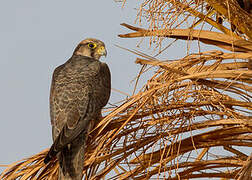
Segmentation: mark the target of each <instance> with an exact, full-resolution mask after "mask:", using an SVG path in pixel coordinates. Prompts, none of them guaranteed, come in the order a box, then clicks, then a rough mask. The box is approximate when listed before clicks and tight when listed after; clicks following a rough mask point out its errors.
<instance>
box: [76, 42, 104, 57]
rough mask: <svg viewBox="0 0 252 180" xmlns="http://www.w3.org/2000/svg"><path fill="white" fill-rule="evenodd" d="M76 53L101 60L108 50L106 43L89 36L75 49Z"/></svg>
mask: <svg viewBox="0 0 252 180" xmlns="http://www.w3.org/2000/svg"><path fill="white" fill-rule="evenodd" d="M74 54H75V55H80V56H88V57H92V58H94V59H96V60H99V59H100V57H101V56H106V55H107V51H106V48H105V44H104V43H103V42H102V41H100V40H98V39H93V38H88V39H85V40H83V41H81V42H80V44H79V45H78V46H77V48H76V49H75V50H74Z"/></svg>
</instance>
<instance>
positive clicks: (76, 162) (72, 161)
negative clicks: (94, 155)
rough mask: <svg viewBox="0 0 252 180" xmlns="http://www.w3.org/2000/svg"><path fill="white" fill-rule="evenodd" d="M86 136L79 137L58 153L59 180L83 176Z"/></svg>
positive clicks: (76, 178)
mask: <svg viewBox="0 0 252 180" xmlns="http://www.w3.org/2000/svg"><path fill="white" fill-rule="evenodd" d="M84 150H85V138H84V137H83V136H82V137H78V138H76V139H75V141H74V142H72V143H71V144H69V145H68V146H66V147H64V149H63V150H62V151H61V152H60V153H59V154H58V159H59V163H60V168H59V180H81V179H82V177H83V165H84Z"/></svg>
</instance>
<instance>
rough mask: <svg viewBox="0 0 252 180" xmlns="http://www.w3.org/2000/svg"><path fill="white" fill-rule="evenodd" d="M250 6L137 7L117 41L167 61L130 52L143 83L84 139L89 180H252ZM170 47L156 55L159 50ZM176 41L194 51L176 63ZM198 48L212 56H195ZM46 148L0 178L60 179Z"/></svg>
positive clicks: (196, 0)
mask: <svg viewBox="0 0 252 180" xmlns="http://www.w3.org/2000/svg"><path fill="white" fill-rule="evenodd" d="M250 2H251V1H247V0H244V1H242V0H240V1H238V0H226V1H223V0H162V1H160V0H143V2H142V4H141V5H140V7H139V8H138V13H137V19H138V20H139V23H140V24H141V23H143V22H144V24H146V26H148V27H146V28H139V27H135V26H131V25H128V24H125V23H124V24H122V26H124V27H126V28H128V29H129V30H133V31H134V32H130V33H128V34H121V35H119V37H121V38H143V37H144V38H149V42H150V45H151V47H153V48H154V49H156V50H159V53H162V55H163V56H164V57H166V60H165V61H162V60H160V59H158V58H157V57H152V56H149V55H146V54H144V53H142V52H140V51H136V50H129V51H131V52H133V53H134V54H137V55H138V56H139V57H138V58H137V59H136V63H137V64H140V65H142V69H141V71H140V73H139V76H138V78H141V76H142V74H144V73H153V69H155V72H154V74H153V76H152V77H151V78H150V79H149V80H148V81H147V83H146V84H145V85H144V86H143V87H142V88H141V89H140V90H139V91H138V92H136V93H134V94H133V95H132V96H131V97H128V98H126V99H125V100H124V102H123V103H122V104H121V105H120V106H119V107H116V108H111V109H110V111H109V113H108V114H107V115H106V116H105V117H104V118H103V119H102V120H101V122H100V123H99V125H98V126H97V127H96V128H95V129H94V130H93V131H92V132H91V134H90V136H92V137H93V138H96V143H93V142H89V146H88V147H89V149H87V153H86V161H85V164H84V167H85V170H84V172H83V173H84V175H85V178H86V179H100V178H105V179H109V178H111V179H130V178H133V179H149V178H160V179H163V178H166V179H172V180H173V179H174V180H175V179H193V178H203V177H205V178H210V177H216V178H222V179H245V180H246V179H251V171H252V160H251V159H252V156H251V155H250V153H251V151H249V150H248V148H251V146H252V134H251V132H252V116H251V114H252V102H251V96H252V87H251V84H252V41H251V40H252V3H251V4H250ZM171 39H175V40H174V41H172V43H170V44H168V45H167V46H166V47H164V48H163V46H164V44H165V43H167V41H168V42H170V40H171ZM178 40H183V42H186V43H187V44H188V45H190V43H191V42H192V41H197V42H198V49H199V50H198V51H197V52H193V53H189V51H188V48H185V49H181V51H183V52H187V55H186V56H185V57H181V58H178V59H176V60H172V61H171V60H167V59H169V54H165V53H166V51H165V50H166V49H169V48H170V46H171V45H173V44H175V43H177V42H178ZM205 44H208V45H212V46H211V47H212V50H210V51H201V49H202V48H203V47H204V45H205ZM47 151H48V149H46V150H44V151H42V152H40V153H38V154H36V155H34V156H32V157H29V158H27V159H24V160H21V161H20V162H16V163H14V164H11V165H9V167H8V168H7V169H6V170H5V171H4V172H3V173H2V174H1V177H0V178H1V179H16V178H18V177H22V179H24V180H25V179H29V178H33V179H57V174H58V163H57V160H54V161H52V162H50V163H49V164H47V165H45V164H44V163H43V159H44V157H45V155H46V153H47Z"/></svg>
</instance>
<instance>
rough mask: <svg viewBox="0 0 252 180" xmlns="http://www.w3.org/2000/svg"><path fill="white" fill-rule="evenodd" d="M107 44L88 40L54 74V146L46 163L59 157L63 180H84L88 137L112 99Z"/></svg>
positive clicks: (51, 110) (52, 97)
mask: <svg viewBox="0 0 252 180" xmlns="http://www.w3.org/2000/svg"><path fill="white" fill-rule="evenodd" d="M106 55H107V51H106V49H105V44H104V43H103V42H102V41H100V40H97V39H91V38H89V39H85V40H83V41H82V42H80V44H79V45H78V46H77V47H76V49H75V51H74V53H73V55H72V57H71V58H70V59H69V60H68V61H67V62H65V63H64V64H62V65H61V66H59V67H57V68H56V69H55V71H54V73H53V78H52V84H51V93H50V116H51V124H52V135H53V145H52V146H51V148H50V150H49V152H48V154H47V156H46V158H45V159H44V162H45V163H48V162H49V161H50V160H51V159H53V158H54V157H57V158H58V160H59V163H60V167H59V179H60V180H63V179H64V180H65V179H74V180H81V179H82V177H83V175H82V171H83V164H84V151H85V146H86V141H87V135H88V133H89V132H90V130H91V129H92V128H93V127H94V125H95V124H97V121H99V119H100V118H101V109H102V108H103V107H104V106H105V105H106V104H107V102H108V100H109V97H110V90H111V77H110V71H109V68H108V66H107V64H105V63H102V62H100V61H99V59H100V57H101V56H106Z"/></svg>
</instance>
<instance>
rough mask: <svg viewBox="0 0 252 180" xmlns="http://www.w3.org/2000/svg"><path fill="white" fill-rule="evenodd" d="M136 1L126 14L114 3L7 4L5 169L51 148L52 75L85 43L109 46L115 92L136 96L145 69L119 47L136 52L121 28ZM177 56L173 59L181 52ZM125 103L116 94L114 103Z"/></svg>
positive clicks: (0, 108)
mask: <svg viewBox="0 0 252 180" xmlns="http://www.w3.org/2000/svg"><path fill="white" fill-rule="evenodd" d="M136 2H137V1H135V2H133V3H132V2H131V4H128V3H126V5H125V8H124V9H122V8H121V4H120V3H115V2H114V1H113V0H108V1H102V0H89V1H87V0H74V1H69V0H54V1H51V0H35V1H34V0H8V1H2V3H1V6H0V22H1V26H0V49H1V53H0V82H1V86H0V87H1V93H0V118H1V126H0V137H1V148H0V164H9V163H12V162H14V161H17V160H20V159H22V158H25V157H29V156H31V155H33V154H36V153H38V152H40V151H42V150H43V149H45V148H47V147H49V146H50V145H51V143H52V140H51V125H50V118H49V102H48V98H49V89H50V83H51V76H52V72H53V70H54V69H55V68H56V67H57V66H58V65H60V64H62V63H64V62H65V61H66V60H67V59H68V58H69V57H70V56H71V55H72V52H73V50H74V48H75V46H76V45H77V44H78V43H79V42H80V41H81V40H83V39H85V38H87V37H95V38H98V39H100V40H102V41H104V42H105V44H106V46H107V50H108V56H107V58H106V60H105V61H106V62H107V63H108V65H109V66H110V69H111V72H112V87H113V88H116V89H119V90H121V91H125V92H128V93H129V92H131V90H132V87H133V83H131V84H130V81H131V80H132V79H133V78H134V77H135V76H136V75H137V73H138V71H139V68H140V66H139V65H136V64H135V63H134V61H135V57H136V56H135V55H132V54H130V53H129V52H127V51H124V50H122V49H119V48H117V47H115V46H114V44H118V45H120V46H123V47H127V48H135V44H136V42H137V40H136V39H121V38H118V37H117V35H118V34H119V33H127V32H129V31H128V30H126V29H125V28H123V27H121V26H120V23H122V22H126V23H129V24H133V22H134V20H135V15H136V9H134V7H135V6H134V3H136ZM170 52H171V51H170ZM172 52H173V53H170V54H169V57H172V56H173V55H174V54H176V53H177V52H178V51H177V52H176V50H173V51H172ZM179 55H180V56H181V53H180V54H179ZM103 60H104V59H103ZM120 98H122V96H119V95H118V93H116V92H112V96H111V99H110V102H112V103H113V102H115V101H117V100H119V99H120ZM2 169H3V168H1V169H0V170H2Z"/></svg>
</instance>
